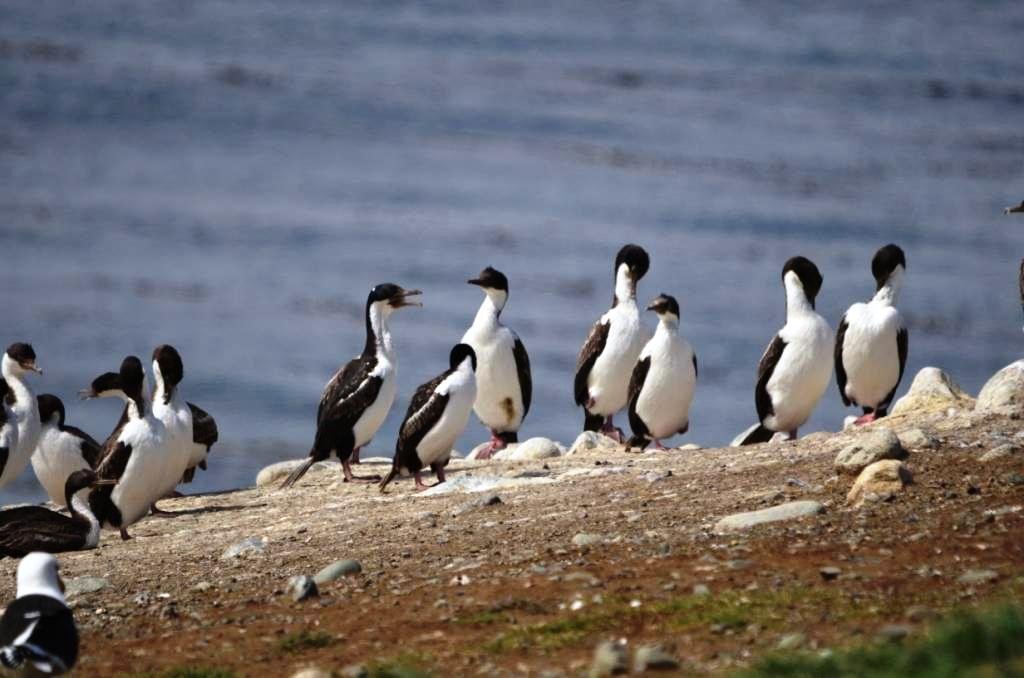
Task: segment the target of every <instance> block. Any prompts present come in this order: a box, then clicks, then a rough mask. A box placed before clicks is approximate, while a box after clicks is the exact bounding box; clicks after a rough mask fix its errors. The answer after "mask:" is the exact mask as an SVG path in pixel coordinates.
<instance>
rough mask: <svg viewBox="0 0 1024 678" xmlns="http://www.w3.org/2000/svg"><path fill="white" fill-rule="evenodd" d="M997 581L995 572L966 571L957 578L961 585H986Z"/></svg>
mask: <svg viewBox="0 0 1024 678" xmlns="http://www.w3.org/2000/svg"><path fill="white" fill-rule="evenodd" d="M996 579H999V573H998V572H996V571H995V570H967V571H966V572H964V573H963V574H962V575H960V576H959V577H958V578H957V581H958V582H960V583H961V584H987V583H988V582H991V581H995V580H996Z"/></svg>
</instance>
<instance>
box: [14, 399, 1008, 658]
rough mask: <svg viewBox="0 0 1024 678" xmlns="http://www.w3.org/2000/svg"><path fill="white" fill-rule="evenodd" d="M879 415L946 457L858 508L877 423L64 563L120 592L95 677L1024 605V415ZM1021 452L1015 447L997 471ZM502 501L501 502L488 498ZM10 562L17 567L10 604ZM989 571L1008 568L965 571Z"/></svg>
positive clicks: (273, 510) (187, 511) (793, 643)
mask: <svg viewBox="0 0 1024 678" xmlns="http://www.w3.org/2000/svg"><path fill="white" fill-rule="evenodd" d="M872 426H874V427H878V426H888V427H892V428H894V429H895V430H897V431H902V430H905V429H908V428H919V429H921V430H922V431H924V432H925V433H926V434H927V435H928V436H931V437H933V440H934V443H935V444H936V445H937V447H936V448H935V449H927V448H925V449H910V450H909V453H910V456H909V459H908V460H907V461H906V464H907V467H908V468H909V469H910V470H911V471H912V473H913V477H914V482H913V484H912V485H909V486H908V487H907V488H906V489H905V490H904V491H902V492H901V493H899V494H898V495H897V496H896V497H895V498H894V499H893V500H891V501H888V502H883V503H873V504H867V505H865V506H864V507H862V508H857V509H852V508H848V507H847V506H846V494H847V492H848V490H849V488H850V486H851V484H852V481H853V478H852V477H850V476H837V475H836V473H835V471H834V470H833V461H834V459H835V456H836V453H837V451H838V450H839V449H840V448H841V447H843V446H844V445H845V444H847V443H849V442H850V441H851V440H853V439H854V438H855V437H856V436H858V435H863V433H864V431H865V430H868V429H870V428H871V427H865V429H861V430H859V431H856V432H847V433H839V434H824V433H819V434H814V435H811V436H808V437H805V438H803V439H801V440H800V441H798V442H797V443H776V444H770V445H758V446H754V447H750V448H743V449H729V448H726V449H705V450H685V451H683V450H670V451H666V452H653V453H646V454H636V453H626V452H625V451H624V450H623V449H622V448H614V449H613V448H599V449H596V450H592V451H588V452H583V453H579V454H575V455H571V456H565V457H560V458H555V459H546V460H542V461H529V462H490V463H485V462H456V463H454V464H453V466H452V467H451V468H450V469H449V478H450V479H454V478H458V477H459V476H460V475H466V474H473V475H475V476H481V477H490V476H501V477H503V478H505V479H509V478H512V479H517V480H524V479H526V480H527V481H530V484H525V485H521V486H513V487H505V488H500V489H497V490H493V491H490V492H484V493H473V494H469V493H452V494H446V495H439V496H421V495H417V494H415V493H414V492H413V491H412V483H411V481H409V480H403V481H399V482H396V483H394V484H392V486H391V488H389V492H388V494H386V495H381V494H379V493H378V492H377V488H376V487H375V486H374V485H356V484H352V485H349V484H342V483H340V482H339V479H340V467H338V468H331V469H328V470H326V471H320V472H316V473H311V474H310V475H309V476H307V477H306V478H305V479H304V480H303V481H302V482H300V483H299V485H297V486H296V487H295V488H293V489H292V490H290V491H279V490H277V489H269V488H268V489H249V490H243V491H238V492H232V493H225V494H218V495H208V496H199V497H186V498H182V499H177V500H171V501H165V502H163V504H162V505H163V508H165V509H168V510H171V511H173V512H174V513H175V515H174V517H168V518H164V517H152V518H147V519H145V520H144V521H142V522H141V523H139V524H137V525H135V526H134V528H133V529H132V530H131V532H132V534H133V535H134V539H132V540H130V541H128V542H121V540H120V539H119V538H118V537H117V535H116V533H114V532H111V533H105V534H104V538H103V541H102V543H101V545H100V548H98V549H97V550H95V551H90V552H82V553H73V554H64V555H62V556H61V563H62V570H63V574H64V576H65V578H66V579H69V580H74V579H76V578H79V577H83V576H93V577H103V578H105V579H107V580H108V581H109V586H107V587H106V588H103V589H101V590H99V591H95V592H91V593H80V594H77V595H74V596H73V597H72V598H71V602H72V604H73V606H74V609H75V615H76V619H77V621H78V624H79V628H80V630H81V633H82V656H81V660H80V662H79V666H78V670H77V673H76V675H80V676H94V675H95V676H110V675H117V674H133V673H146V672H162V671H165V670H170V669H174V668H182V667H206V668H217V669H228V670H232V671H234V672H236V673H237V675H246V676H274V675H283V676H286V675H289V674H290V673H291V672H293V671H295V670H298V669H300V668H303V667H308V666H318V667H321V668H324V669H326V670H329V671H330V670H334V671H338V672H340V671H341V670H342V669H343V668H344V667H349V666H352V665H357V664H362V665H368V666H369V667H370V668H371V669H372V668H374V667H377V668H381V667H387V666H394V665H396V664H402V665H406V666H412V667H416V668H420V669H423V670H426V671H432V672H435V673H437V674H440V675H466V674H469V675H478V674H479V675H503V674H510V675H520V674H522V675H560V674H566V675H574V674H579V673H581V672H584V671H585V670H586V669H587V667H588V666H589V665H590V662H591V657H592V655H593V652H594V648H595V645H596V644H597V643H599V642H600V641H602V640H605V639H620V638H621V639H625V641H626V642H627V643H628V645H629V647H631V648H635V647H637V646H640V645H644V644H649V643H657V644H660V645H662V646H664V647H665V648H666V649H668V650H669V652H670V653H671V654H672V655H673V656H674V657H675V658H676V659H678V660H679V661H680V662H681V664H682V671H683V672H685V673H722V672H728V671H729V670H731V669H735V668H739V667H743V666H748V665H750V664H751V662H752V661H754V660H756V659H757V658H758V657H760V656H763V655H764V654H766V653H768V652H771V651H773V650H775V649H776V648H777V647H778V646H779V643H780V642H782V643H783V645H784V646H790V647H801V648H804V649H808V650H822V649H825V648H838V647H842V646H845V645H850V644H855V643H862V642H865V641H869V640H872V639H874V638H876V637H877V636H878V634H879V633H882V634H883V635H888V636H901V635H903V634H904V633H908V634H910V635H911V636H913V635H914V634H917V633H920V632H921V631H922V630H923V629H924V628H926V627H927V625H928V624H929V623H930V622H931V621H932V620H934V619H935V618H938V617H941V616H942V615H945V614H947V613H948V612H949V611H950V610H952V609H955V608H958V607H961V606H969V605H976V604H980V603H985V602H990V601H994V600H1004V599H1016V600H1024V477H1022V474H1024V433H1022V430H1024V427H1022V425H1021V421H1019V420H1012V419H1008V418H1002V417H994V418H989V419H985V420H977V419H972V418H971V417H970V416H953V417H950V416H947V415H946V414H944V413H939V414H935V415H931V416H930V417H928V418H918V419H917V420H915V421H909V420H907V419H906V418H900V417H890V418H889V419H887V420H883V421H882V422H879V423H877V424H874V425H872ZM1007 442H1009V443H1010V444H1011V445H1012V446H1013V447H1014V448H1015V450H1016V451H1015V452H1013V453H1011V454H1009V455H1007V456H1005V457H1003V458H1001V459H998V460H995V461H986V462H982V461H980V459H979V458H980V457H981V455H982V454H984V453H985V452H986V451H988V450H990V449H992V448H995V447H997V446H998V445H1002V444H1006V443H1007ZM211 463H213V464H215V463H216V456H215V455H214V456H213V457H211ZM357 468H360V469H361V472H362V473H367V472H369V471H371V470H372V471H377V472H383V471H384V468H383V467H380V466H378V467H375V466H374V465H371V464H363V465H361V467H357ZM567 472H568V475H566V473H567ZM669 472H671V473H670V474H669ZM544 479H547V480H549V481H550V482H544ZM491 494H496V495H498V496H499V497H500V503H494V504H484V503H483V502H480V501H479V500H480V499H481V498H484V497H488V496H490V495H491ZM803 499H811V500H815V501H818V502H821V503H822V504H823V505H824V512H823V513H821V514H820V515H814V516H811V517H808V518H802V519H797V520H789V521H785V522H778V523H772V524H769V525H762V526H759V527H755V528H752V529H750V530H747V531H744V532H739V533H726V534H716V532H715V529H714V528H715V523H716V522H717V521H718V520H719V519H720V518H721V517H723V516H725V515H728V514H732V513H736V512H740V511H749V510H755V509H761V508H766V507H769V506H773V505H776V504H781V503H784V502H787V501H793V500H803ZM580 533H584V534H583V535H582V536H577V535H580ZM248 537H263V538H265V540H266V545H265V548H264V549H263V551H262V552H259V553H254V554H250V555H248V556H241V557H237V558H230V559H225V558H223V557H222V554H224V552H225V550H226V549H227V548H228V547H229V546H231V545H233V544H235V543H237V542H239V541H241V540H243V539H245V538H248ZM574 537H577V538H576V540H575V542H574ZM581 542H590V543H589V544H586V543H581ZM344 558H353V559H356V560H358V561H359V562H360V563H361V565H362V572H361V573H359V574H356V575H352V576H349V577H346V578H342V579H340V580H338V581H335V582H331V583H327V584H324V585H323V586H321V587H320V588H321V590H320V595H319V596H318V597H316V598H312V599H308V600H305V601H302V602H293V601H292V599H291V598H290V596H289V595H288V594H287V593H286V588H287V581H288V579H289V577H291V576H293V575H298V574H308V575H311V576H312V575H313V574H315V573H316V572H317V571H318V570H320V569H321V568H322V567H324V566H325V565H327V564H329V563H331V562H333V561H336V560H339V559H344ZM15 565H16V563H15V562H13V561H10V560H5V561H0V599H2V600H8V599H10V597H11V596H12V595H13V587H12V584H13V577H12V575H13V572H14V568H15ZM826 567H829V568H837V570H838V572H836V571H832V570H826V572H825V573H824V574H823V573H822V568H826ZM975 570H989V571H990V572H987V573H982V574H977V573H975V575H974V579H975V580H976V581H974V582H964V581H961V580H960V578H961V577H962V575H964V574H965V573H967V572H969V571H975ZM969 578H970V577H969ZM695 587H696V588H695ZM893 625H896V626H893ZM794 634H796V635H794Z"/></svg>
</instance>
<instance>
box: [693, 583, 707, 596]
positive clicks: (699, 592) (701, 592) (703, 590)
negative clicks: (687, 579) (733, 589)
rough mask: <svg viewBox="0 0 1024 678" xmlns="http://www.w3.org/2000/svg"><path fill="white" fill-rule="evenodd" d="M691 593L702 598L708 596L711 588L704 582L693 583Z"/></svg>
mask: <svg viewBox="0 0 1024 678" xmlns="http://www.w3.org/2000/svg"><path fill="white" fill-rule="evenodd" d="M693 595H695V596H698V597H700V598H704V597H706V596H710V595H711V589H709V588H708V587H707V586H706V585H704V584H694V585H693Z"/></svg>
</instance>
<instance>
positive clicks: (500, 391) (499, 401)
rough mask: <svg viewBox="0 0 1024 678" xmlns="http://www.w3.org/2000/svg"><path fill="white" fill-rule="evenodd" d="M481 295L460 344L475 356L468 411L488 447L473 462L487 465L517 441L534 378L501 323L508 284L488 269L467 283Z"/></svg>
mask: <svg viewBox="0 0 1024 678" xmlns="http://www.w3.org/2000/svg"><path fill="white" fill-rule="evenodd" d="M467 282H468V283H469V284H470V285H477V286H478V287H480V289H482V290H483V291H484V300H483V303H481V304H480V309H479V310H478V311H477V312H476V317H475V318H473V324H472V325H470V327H469V329H468V330H466V333H465V334H464V335H462V343H464V344H469V345H470V346H472V347H473V351H475V352H476V359H477V369H476V402H475V403H474V404H473V411H474V412H476V416H477V417H478V418H479V419H480V421H481V422H483V425H484V426H486V427H487V428H488V429H490V432H491V445H490V447H489V448H486V449H484V450H482V451H481V452H480V453H479V454H478V455H477V459H487V458H489V457H490V456H491V455H492V454H493V453H494V452H495V451H496V450H500V449H502V448H503V447H505V446H506V445H507V444H509V443H515V442H518V441H519V427H520V426H522V425H523V419H525V418H526V414H527V413H528V412H529V411H530V401H531V399H532V398H533V377H532V376H531V375H530V357H529V356H528V355H527V354H526V347H525V346H523V342H522V341H521V340H520V339H519V335H517V334H516V333H515V332H513V331H512V330H511V329H509V328H508V327H506V326H505V325H503V324H502V323H501V312H502V310H503V309H504V308H505V303H506V302H507V301H508V278H506V277H505V274H504V273H502V272H501V271H498V270H496V269H494V268H491V267H490V266H488V267H487V268H485V269H484V270H483V271H481V272H480V275H479V276H477V277H476V278H473V279H472V280H469V281H467Z"/></svg>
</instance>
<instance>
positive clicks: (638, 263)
mask: <svg viewBox="0 0 1024 678" xmlns="http://www.w3.org/2000/svg"><path fill="white" fill-rule="evenodd" d="M622 264H626V266H628V267H629V274H630V277H631V278H633V280H634V281H635V280H639V279H640V278H642V277H644V275H646V274H647V270H648V269H649V268H650V267H651V258H650V257H649V256H647V252H646V251H645V250H644V248H643V247H640V246H639V245H626V246H624V247H623V248H622V249H621V250H619V253H618V255H616V257H615V272H616V273H618V271H619V267H620V266H622Z"/></svg>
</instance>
